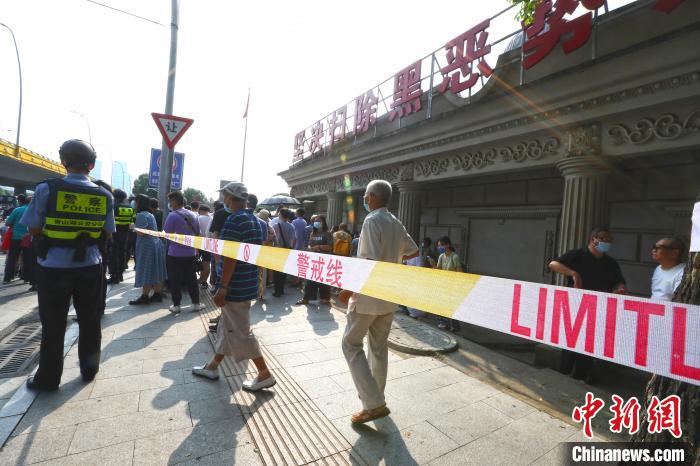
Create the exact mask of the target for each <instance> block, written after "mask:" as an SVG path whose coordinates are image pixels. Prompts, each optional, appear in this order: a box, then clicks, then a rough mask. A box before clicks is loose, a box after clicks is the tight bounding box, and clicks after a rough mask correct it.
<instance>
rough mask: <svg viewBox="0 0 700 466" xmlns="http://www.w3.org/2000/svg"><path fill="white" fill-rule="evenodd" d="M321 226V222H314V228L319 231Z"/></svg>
mask: <svg viewBox="0 0 700 466" xmlns="http://www.w3.org/2000/svg"><path fill="white" fill-rule="evenodd" d="M322 226H323V224H322V223H321V222H314V228H315V229H317V230H320V229H321V227H322Z"/></svg>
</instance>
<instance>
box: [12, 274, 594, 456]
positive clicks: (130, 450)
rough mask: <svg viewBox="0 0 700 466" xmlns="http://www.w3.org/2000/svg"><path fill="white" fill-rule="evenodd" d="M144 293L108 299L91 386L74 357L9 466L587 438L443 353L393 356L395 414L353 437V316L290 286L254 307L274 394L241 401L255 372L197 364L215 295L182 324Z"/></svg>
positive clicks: (402, 452) (478, 449) (491, 452)
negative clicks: (215, 374)
mask: <svg viewBox="0 0 700 466" xmlns="http://www.w3.org/2000/svg"><path fill="white" fill-rule="evenodd" d="M137 294H138V291H137V290H135V289H133V288H131V287H130V286H123V287H120V288H119V289H117V290H116V293H114V294H113V295H112V296H111V297H110V299H109V300H108V303H107V311H106V315H105V317H104V319H103V344H102V346H103V353H102V365H101V367H100V372H99V374H98V376H97V378H96V380H95V381H94V382H91V383H84V382H82V381H81V379H80V373H79V369H78V359H77V347H76V346H74V347H73V348H71V349H70V351H69V352H68V355H67V356H66V360H65V370H64V376H63V381H62V385H61V388H60V389H59V390H58V391H57V392H53V393H42V394H40V395H39V396H38V397H37V399H36V400H35V401H34V403H33V405H32V406H31V408H30V409H29V411H28V412H27V413H26V414H25V416H24V418H23V419H22V420H21V422H20V423H19V424H18V425H17V427H16V428H15V430H14V431H13V433H12V437H11V438H10V439H9V440H8V442H7V444H6V445H5V447H4V448H3V449H2V451H0V463H1V464H60V465H68V464H76V465H77V464H80V465H84V464H98V463H99V464H102V465H112V464H114V465H122V464H126V465H129V464H134V465H136V464H139V465H140V464H168V463H169V464H192V465H194V464H197V465H199V464H212V465H214V464H216V465H219V464H234V463H235V464H244V465H254V464H329V465H330V464H369V465H376V464H395V465H411V464H431V465H462V464H532V463H535V464H558V463H559V460H558V457H557V451H558V450H557V447H558V445H559V443H560V442H565V441H580V440H582V439H583V436H582V434H581V432H580V426H573V425H571V424H569V423H567V422H564V421H562V420H560V419H558V418H556V417H552V416H551V415H549V414H547V413H546V412H545V411H547V410H546V409H543V408H542V407H541V405H540V404H538V403H537V402H536V401H532V400H530V401H528V400H527V399H525V401H528V402H525V401H523V399H519V398H522V397H518V398H516V397H514V396H512V395H511V394H509V393H506V391H507V390H506V391H504V390H503V388H502V386H501V385H499V384H495V383H487V382H488V380H487V378H485V377H483V371H481V372H482V374H479V375H480V377H479V378H481V379H483V380H479V378H477V377H472V376H471V375H468V374H465V373H462V372H461V371H460V370H458V369H456V368H454V367H452V366H451V365H448V364H446V362H448V363H450V361H449V360H448V359H447V358H445V357H442V358H440V359H436V358H433V357H428V356H412V355H408V354H402V353H397V352H392V353H391V354H390V364H389V380H388V383H387V387H386V392H387V403H388V406H389V407H390V409H391V410H392V414H391V416H389V417H387V418H384V419H382V420H379V421H377V422H375V423H370V424H368V425H366V426H363V427H359V428H353V427H352V426H351V424H350V421H349V419H350V415H351V413H353V412H355V411H357V410H358V409H359V408H360V403H359V400H358V399H357V394H356V392H355V389H354V386H353V384H352V380H351V378H350V374H349V372H348V369H347V364H346V362H345V359H344V358H343V355H342V351H341V348H340V340H341V336H342V332H343V329H344V327H345V316H344V314H343V313H342V312H340V311H337V310H335V309H330V308H329V307H320V308H319V307H318V306H315V305H310V306H308V310H307V309H306V308H305V307H303V306H292V305H291V304H290V303H293V302H295V301H296V299H297V298H298V296H297V292H296V291H295V290H291V289H290V290H288V292H287V294H286V295H285V296H284V298H283V299H275V298H273V297H272V296H271V295H270V293H268V295H267V298H266V302H265V303H263V304H260V303H258V304H256V305H255V306H254V307H253V310H252V321H253V323H254V331H255V333H256V335H257V336H258V338H259V340H260V342H261V345H262V347H263V351H264V354H265V357H266V358H267V359H268V363H269V365H270V367H271V368H272V370H273V372H274V374H275V376H276V378H277V379H278V384H277V385H276V386H275V387H274V388H273V389H271V390H268V391H266V392H264V393H259V394H249V393H246V392H243V391H241V390H240V388H239V387H240V383H241V382H242V381H243V380H245V378H247V376H246V374H247V373H249V372H250V371H251V366H250V365H244V364H236V363H233V362H232V361H228V360H226V361H225V363H224V365H222V375H225V376H226V377H222V378H221V379H220V380H219V381H218V382H211V381H207V380H202V379H200V378H197V377H194V376H193V375H192V373H191V367H192V366H193V365H196V364H201V363H204V362H206V361H208V360H209V358H210V357H211V356H212V346H211V341H210V336H209V334H208V333H207V330H206V328H207V325H208V323H207V320H208V318H209V317H210V316H212V315H215V314H216V313H215V309H214V306H213V303H212V302H211V298H210V297H209V295H208V294H207V293H204V294H203V295H204V298H205V299H203V302H205V303H207V309H206V310H205V311H203V312H201V313H196V312H191V311H190V310H189V309H187V308H185V309H184V310H183V313H182V314H180V315H179V316H173V315H171V314H170V313H169V312H168V310H167V305H168V304H169V303H168V302H165V303H163V304H162V305H160V306H158V305H155V304H154V305H151V306H146V307H138V308H137V307H131V306H128V305H126V303H127V301H128V300H129V299H133V298H134V297H135V296H136V295H137ZM487 351H488V350H487ZM485 354H486V353H483V352H482V353H481V354H479V355H478V358H482V357H484V355H485ZM486 356H488V355H486ZM475 358H476V357H474V358H469V362H471V363H473V361H474V360H475ZM514 364H520V363H517V362H515V363H514ZM465 367H466V366H465ZM469 370H470V371H471V370H472V368H470V369H469ZM584 390H585V389H584ZM581 400H582V399H581ZM536 406H537V407H536Z"/></svg>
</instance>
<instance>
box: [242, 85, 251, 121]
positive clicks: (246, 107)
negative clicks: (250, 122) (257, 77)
mask: <svg viewBox="0 0 700 466" xmlns="http://www.w3.org/2000/svg"><path fill="white" fill-rule="evenodd" d="M248 105H250V89H248V100H247V101H246V103H245V113H243V118H248Z"/></svg>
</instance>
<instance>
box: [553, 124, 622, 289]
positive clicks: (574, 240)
mask: <svg viewBox="0 0 700 466" xmlns="http://www.w3.org/2000/svg"><path fill="white" fill-rule="evenodd" d="M568 136H569V147H568V150H567V154H566V157H565V158H564V159H562V160H560V161H559V162H558V163H557V168H558V169H559V171H561V174H562V175H563V176H564V200H563V203H562V213H561V228H560V231H559V253H563V252H566V251H568V250H570V249H575V248H580V247H583V246H585V245H586V240H587V239H588V235H589V234H590V232H591V230H592V229H593V228H595V227H596V226H601V225H604V224H606V223H607V219H608V212H607V199H606V183H607V176H608V174H609V173H610V167H611V164H610V161H609V160H608V159H606V158H605V157H603V156H602V155H601V153H600V126H599V125H597V124H593V125H590V126H584V127H579V128H575V129H572V130H570V131H569V134H568ZM559 278H560V277H559Z"/></svg>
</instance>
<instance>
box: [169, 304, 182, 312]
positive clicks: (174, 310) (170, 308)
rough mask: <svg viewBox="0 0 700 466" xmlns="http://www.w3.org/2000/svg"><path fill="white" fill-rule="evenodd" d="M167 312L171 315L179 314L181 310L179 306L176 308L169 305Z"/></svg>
mask: <svg viewBox="0 0 700 466" xmlns="http://www.w3.org/2000/svg"><path fill="white" fill-rule="evenodd" d="M168 310H169V311H170V312H171V313H173V314H179V313H180V311H182V309H180V306H176V305H174V304H173V305H171V306H170V307H169V308H168Z"/></svg>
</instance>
